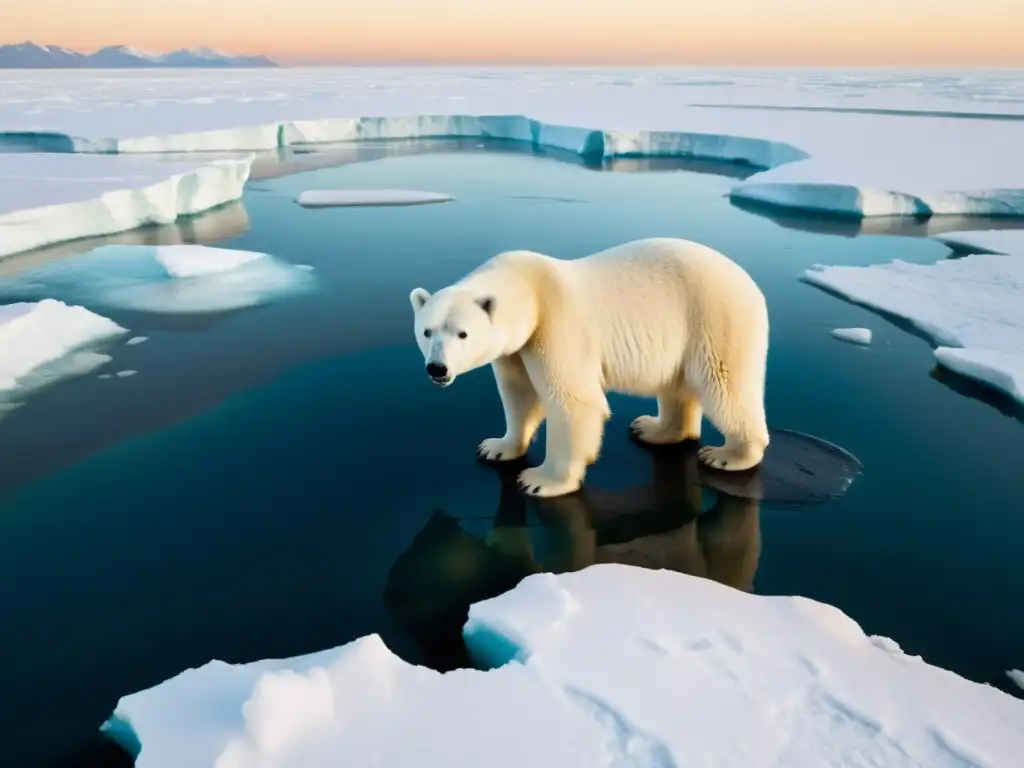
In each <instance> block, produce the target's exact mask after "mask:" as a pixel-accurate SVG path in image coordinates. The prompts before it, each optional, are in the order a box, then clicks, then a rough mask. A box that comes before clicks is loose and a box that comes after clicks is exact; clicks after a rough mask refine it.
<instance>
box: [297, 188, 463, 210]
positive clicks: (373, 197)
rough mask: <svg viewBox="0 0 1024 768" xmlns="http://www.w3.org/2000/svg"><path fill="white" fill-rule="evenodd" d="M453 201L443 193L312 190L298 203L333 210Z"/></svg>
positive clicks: (385, 190) (398, 190)
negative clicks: (362, 206) (332, 208)
mask: <svg viewBox="0 0 1024 768" xmlns="http://www.w3.org/2000/svg"><path fill="white" fill-rule="evenodd" d="M451 199H452V196H451V195H446V194H444V193H443V192H418V191H416V190H414V189H310V190H307V191H305V192H303V193H301V194H300V195H299V197H298V200H296V202H297V203H298V204H299V205H301V206H303V207H304V208H331V207H335V206H337V207H347V206H357V205H424V204H427V203H445V202H448V201H449V200H451Z"/></svg>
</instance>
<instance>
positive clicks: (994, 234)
mask: <svg viewBox="0 0 1024 768" xmlns="http://www.w3.org/2000/svg"><path fill="white" fill-rule="evenodd" d="M933 239H934V240H938V241H939V242H940V243H945V244H946V245H948V246H949V247H950V248H952V249H953V250H954V251H957V252H958V253H1012V254H1014V255H1016V256H1021V257H1024V229H986V230H981V231H975V232H944V233H943V234H941V235H935V236H934V238H933Z"/></svg>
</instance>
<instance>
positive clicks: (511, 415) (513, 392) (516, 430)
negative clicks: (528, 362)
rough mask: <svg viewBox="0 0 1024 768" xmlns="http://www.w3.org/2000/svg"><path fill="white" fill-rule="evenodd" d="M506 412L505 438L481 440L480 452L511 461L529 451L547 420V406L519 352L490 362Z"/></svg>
mask: <svg viewBox="0 0 1024 768" xmlns="http://www.w3.org/2000/svg"><path fill="white" fill-rule="evenodd" d="M491 369H492V370H493V371H494V380H495V381H496V382H497V384H498V394H499V395H500V396H501V406H502V408H503V409H504V411H505V435H504V437H489V438H487V439H486V440H484V441H483V442H482V443H480V446H479V447H478V448H477V455H478V456H480V457H481V458H484V459H488V460H489V461H511V460H512V459H518V458H519V457H520V456H522V455H523V454H525V453H526V451H527V449H528V448H529V447H530V443H531V442H532V441H533V437H534V435H536V434H537V429H538V428H539V427H540V424H541V422H542V421H543V420H544V405H543V403H542V402H541V400H540V397H539V396H538V395H537V390H536V389H534V386H533V384H532V383H531V382H530V377H529V376H528V375H527V373H526V367H525V366H524V365H523V361H522V360H521V359H520V357H519V355H511V356H509V357H499V358H498V359H497V360H495V361H494V362H493V363H491Z"/></svg>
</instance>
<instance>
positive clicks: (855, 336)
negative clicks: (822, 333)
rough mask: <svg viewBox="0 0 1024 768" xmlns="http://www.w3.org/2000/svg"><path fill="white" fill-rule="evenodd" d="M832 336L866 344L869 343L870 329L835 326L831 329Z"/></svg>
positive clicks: (852, 342) (841, 339)
mask: <svg viewBox="0 0 1024 768" xmlns="http://www.w3.org/2000/svg"><path fill="white" fill-rule="evenodd" d="M832 338H834V339H839V341H848V342H850V343H851V344H860V345H862V346H867V345H868V344H870V343H871V330H870V329H869V328H836V329H835V330H833V331H832Z"/></svg>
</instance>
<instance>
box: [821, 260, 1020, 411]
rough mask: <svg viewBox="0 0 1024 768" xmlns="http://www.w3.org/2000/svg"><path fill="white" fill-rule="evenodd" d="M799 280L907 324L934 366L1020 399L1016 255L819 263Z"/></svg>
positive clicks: (1018, 304)
mask: <svg viewBox="0 0 1024 768" xmlns="http://www.w3.org/2000/svg"><path fill="white" fill-rule="evenodd" d="M802 279H803V280H805V281H806V282H809V283H811V284H813V285H817V286H819V287H821V288H825V289H827V290H829V291H832V292H834V293H837V294H839V295H840V296H842V297H844V298H846V299H848V300H850V301H853V302H856V303H858V304H862V305H864V306H866V307H869V308H871V309H874V310H877V311H880V312H885V313H887V314H889V315H893V316H896V317H899V318H902V319H904V320H906V321H908V322H909V323H911V324H912V325H913V326H914V327H915V328H917V329H918V330H920V331H921V332H922V333H923V334H925V335H926V336H927V337H928V338H930V339H931V340H932V341H933V342H934V343H935V344H936V345H937V346H938V347H939V349H937V350H936V351H935V356H936V359H937V360H938V362H939V363H940V364H941V365H943V366H945V367H947V368H949V369H951V370H954V371H956V372H957V373H959V374H961V375H963V376H968V377H970V378H972V379H975V380H977V381H980V382H982V383H984V384H986V385H988V386H990V387H992V388H994V389H997V390H999V391H1002V392H1005V393H1006V394H1008V395H1010V396H1011V397H1013V398H1015V399H1016V400H1018V401H1019V402H1022V403H1024V257H1015V256H999V255H992V254H976V255H972V256H965V257H963V258H959V259H946V260H943V261H940V262H937V263H935V264H909V263H907V262H903V261H893V262H891V263H889V264H874V265H872V266H868V267H826V268H824V269H821V270H807V271H806V272H804V273H803V275H802Z"/></svg>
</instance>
